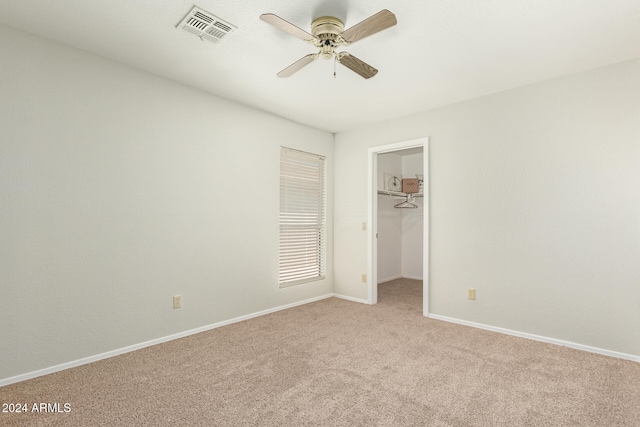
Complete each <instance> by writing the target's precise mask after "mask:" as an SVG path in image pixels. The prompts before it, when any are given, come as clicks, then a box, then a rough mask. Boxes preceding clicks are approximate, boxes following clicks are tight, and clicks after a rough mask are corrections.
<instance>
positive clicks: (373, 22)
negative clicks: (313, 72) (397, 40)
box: [260, 9, 398, 79]
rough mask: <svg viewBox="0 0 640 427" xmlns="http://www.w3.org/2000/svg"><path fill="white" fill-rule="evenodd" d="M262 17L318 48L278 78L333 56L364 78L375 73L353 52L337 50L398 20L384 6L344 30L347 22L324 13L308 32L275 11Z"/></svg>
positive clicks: (390, 25)
mask: <svg viewBox="0 0 640 427" xmlns="http://www.w3.org/2000/svg"><path fill="white" fill-rule="evenodd" d="M260 19H262V20H263V21H265V22H267V23H269V24H271V25H273V26H274V27H276V28H278V29H280V30H282V31H284V32H287V33H289V34H291V35H292V36H294V37H297V38H299V39H301V40H303V41H305V42H307V43H310V44H312V45H314V46H316V47H317V48H318V52H317V53H310V54H309V55H306V56H303V57H302V58H300V59H299V60H297V61H296V62H294V63H293V64H291V65H289V66H288V67H287V68H285V69H284V70H282V71H280V72H279V73H278V74H277V76H278V77H289V76H291V75H293V74H294V73H295V72H297V71H300V70H301V69H302V68H303V67H304V66H306V65H308V64H310V63H312V62H313V61H315V60H316V59H318V58H322V59H331V58H333V59H334V60H335V61H336V62H339V63H341V64H342V65H344V66H345V67H347V68H349V69H350V70H352V71H354V72H355V73H357V74H359V75H360V76H362V77H364V78H365V79H368V78H371V77H373V76H375V75H376V73H377V72H378V70H376V69H375V68H374V67H372V66H371V65H369V64H367V63H366V62H364V61H362V60H360V59H358V58H356V57H355V56H353V55H351V54H350V53H347V52H336V49H337V48H338V47H340V46H343V45H349V44H351V43H354V42H357V41H358V40H362V39H363V38H365V37H368V36H370V35H372V34H375V33H377V32H379V31H382V30H385V29H387V28H389V27H392V26H394V25H396V23H397V22H398V21H397V20H396V16H395V15H394V14H393V13H391V12H389V11H388V10H386V9H383V10H381V11H380V12H378V13H376V14H375V15H372V16H370V17H369V18H367V19H365V20H364V21H362V22H360V23H358V24H356V25H354V26H353V27H351V28H349V29H347V30H345V29H344V23H343V22H342V21H341V20H340V19H338V18H336V17H334V16H321V17H320V18H317V19H314V20H313V22H312V23H311V34H309V33H308V32H306V31H305V30H303V29H301V28H299V27H297V26H295V25H293V24H292V23H290V22H288V21H285V20H284V19H282V18H280V17H279V16H277V15H274V14H273V13H265V14H262V15H260ZM334 75H335V72H334Z"/></svg>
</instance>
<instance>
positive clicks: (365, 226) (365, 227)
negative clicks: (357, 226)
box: [362, 221, 367, 231]
mask: <svg viewBox="0 0 640 427" xmlns="http://www.w3.org/2000/svg"><path fill="white" fill-rule="evenodd" d="M366 230H367V222H366V221H363V222H362V231H366Z"/></svg>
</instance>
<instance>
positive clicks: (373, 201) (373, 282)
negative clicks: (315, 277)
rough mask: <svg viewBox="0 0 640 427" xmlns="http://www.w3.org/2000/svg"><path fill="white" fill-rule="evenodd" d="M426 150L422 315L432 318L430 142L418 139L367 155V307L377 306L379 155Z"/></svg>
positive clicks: (426, 139) (381, 148) (425, 138)
mask: <svg viewBox="0 0 640 427" xmlns="http://www.w3.org/2000/svg"><path fill="white" fill-rule="evenodd" d="M418 147H422V148H423V170H424V172H423V175H424V189H423V193H424V202H423V203H424V208H423V224H422V229H423V236H422V278H423V279H422V314H423V315H424V316H428V315H429V187H430V180H429V138H428V137H424V138H418V139H412V140H409V141H402V142H397V143H394V144H387V145H381V146H377V147H371V148H369V151H368V174H369V178H368V223H369V233H368V238H367V259H368V263H367V276H368V278H369V280H368V281H367V287H368V290H367V303H368V304H376V303H377V302H378V245H377V234H378V188H377V187H378V154H383V153H392V152H394V151H400V150H406V149H409V148H418Z"/></svg>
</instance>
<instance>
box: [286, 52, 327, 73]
mask: <svg viewBox="0 0 640 427" xmlns="http://www.w3.org/2000/svg"><path fill="white" fill-rule="evenodd" d="M316 59H318V54H317V53H310V54H309V55H307V56H303V57H302V58H300V59H298V60H297V61H296V62H294V63H293V64H291V65H289V66H288V67H287V68H285V69H284V70H282V71H280V72H279V73H278V74H276V75H277V76H278V77H290V76H291V75H293V74H294V73H296V72H298V71H300V70H301V69H302V68H303V67H305V66H307V65H309V64H311V63H312V62H313V61H315V60H316Z"/></svg>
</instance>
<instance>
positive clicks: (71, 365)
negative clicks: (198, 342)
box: [0, 294, 335, 387]
mask: <svg viewBox="0 0 640 427" xmlns="http://www.w3.org/2000/svg"><path fill="white" fill-rule="evenodd" d="M332 296H335V295H334V294H326V295H321V296H319V297H315V298H309V299H306V300H303V301H298V302H294V303H291V304H286V305H281V306H278V307H274V308H269V309H267V310H262V311H258V312H256V313H251V314H246V315H244V316H240V317H235V318H233V319H229V320H223V321H221V322H217V323H213V324H211V325H207V326H202V327H200V328H195V329H190V330H188V331H184V332H178V333H177V334H173V335H168V336H166V337H161V338H156V339H153V340H149V341H145V342H142V343H139V344H133V345H130V346H127V347H122V348H119V349H116V350H111V351H107V352H105V353H101V354H96V355H95V356H89V357H84V358H82V359H78V360H73V361H71V362H67V363H62V364H60V365H55V366H51V367H49V368H44V369H38V370H37V371H32V372H27V373H26V374H21V375H16V376H14V377H9V378H4V379H0V387H3V386H5V385H9V384H13V383H17V382H20V381H26V380H29V379H32V378H36V377H41V376H43V375H47V374H52V373H54V372H59V371H63V370H65V369H69V368H75V367H77V366H81V365H86V364H87V363H93V362H97V361H98V360H103V359H108V358H110V357H114V356H119V355H121V354H125V353H129V352H132V351H136V350H140V349H142V348H145V347H151V346H152V345H156V344H161V343H164V342H167V341H173V340H176V339H178V338H184V337H187V336H189V335H194V334H198V333H200V332H205V331H208V330H211V329H216V328H219V327H221V326H226V325H230V324H232V323H237V322H242V321H243V320H249V319H252V318H254V317H259V316H264V315H265V314H271V313H275V312H276V311H281V310H286V309H288V308H292V307H297V306H299V305H304V304H309V303H312V302H315V301H320V300H323V299H327V298H331V297H332Z"/></svg>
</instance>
